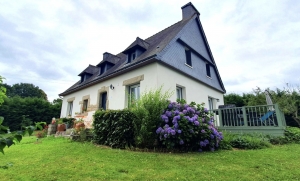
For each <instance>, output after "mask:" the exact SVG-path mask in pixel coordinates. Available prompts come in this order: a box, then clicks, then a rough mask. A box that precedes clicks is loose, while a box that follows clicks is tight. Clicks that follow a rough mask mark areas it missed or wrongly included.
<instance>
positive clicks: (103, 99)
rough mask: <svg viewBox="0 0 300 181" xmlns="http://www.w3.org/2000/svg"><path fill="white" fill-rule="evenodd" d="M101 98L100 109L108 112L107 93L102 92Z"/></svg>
mask: <svg viewBox="0 0 300 181" xmlns="http://www.w3.org/2000/svg"><path fill="white" fill-rule="evenodd" d="M100 98H101V99H100V103H99V105H100V108H101V109H104V110H106V101H107V92H102V93H101V94H100Z"/></svg>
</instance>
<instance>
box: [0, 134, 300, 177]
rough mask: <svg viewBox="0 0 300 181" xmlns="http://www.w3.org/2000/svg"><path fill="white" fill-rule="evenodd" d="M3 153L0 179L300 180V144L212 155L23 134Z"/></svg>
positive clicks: (0, 156)
mask: <svg viewBox="0 0 300 181" xmlns="http://www.w3.org/2000/svg"><path fill="white" fill-rule="evenodd" d="M4 151H5V155H2V154H1V155H0V166H3V165H5V164H7V163H12V164H13V166H11V167H9V168H8V169H0V180H5V181H7V180H39V181H40V180H299V179H300V170H299V164H300V145H297V144H291V145H284V146H275V147H273V148H268V149H262V150H247V151H245V150H235V151H217V152H209V153H185V154H174V153H153V152H152V153H151V152H132V151H128V150H115V149H110V148H107V147H101V146H95V145H93V144H90V143H78V142H71V141H69V140H68V139H64V138H52V137H50V138H44V139H41V140H40V141H39V142H36V138H35V137H34V136H31V137H25V138H23V140H22V142H21V143H18V144H16V145H14V146H12V147H10V148H5V150H4Z"/></svg>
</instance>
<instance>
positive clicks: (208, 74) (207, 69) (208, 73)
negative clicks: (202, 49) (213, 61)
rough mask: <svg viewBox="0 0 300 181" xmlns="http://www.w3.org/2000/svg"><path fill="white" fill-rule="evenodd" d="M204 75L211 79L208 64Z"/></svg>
mask: <svg viewBox="0 0 300 181" xmlns="http://www.w3.org/2000/svg"><path fill="white" fill-rule="evenodd" d="M206 75H207V76H208V77H211V76H210V66H209V64H206Z"/></svg>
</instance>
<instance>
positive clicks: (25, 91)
mask: <svg viewBox="0 0 300 181" xmlns="http://www.w3.org/2000/svg"><path fill="white" fill-rule="evenodd" d="M4 86H5V87H6V89H7V96H8V97H14V96H20V97H22V98H25V97H38V98H42V99H45V100H48V98H47V94H46V93H45V92H44V91H43V90H42V89H40V88H39V87H38V86H35V85H33V84H29V83H20V84H14V85H13V86H10V85H7V84H5V85H4Z"/></svg>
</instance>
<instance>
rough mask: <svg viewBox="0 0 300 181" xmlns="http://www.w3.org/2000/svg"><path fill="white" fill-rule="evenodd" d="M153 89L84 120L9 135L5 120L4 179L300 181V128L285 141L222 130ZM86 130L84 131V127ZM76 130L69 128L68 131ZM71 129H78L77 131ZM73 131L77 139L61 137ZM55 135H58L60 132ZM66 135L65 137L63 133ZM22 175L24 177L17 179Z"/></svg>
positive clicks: (0, 136) (0, 138)
mask: <svg viewBox="0 0 300 181" xmlns="http://www.w3.org/2000/svg"><path fill="white" fill-rule="evenodd" d="M171 94H172V93H170V92H168V91H167V92H162V89H161V88H160V89H157V90H150V91H148V92H147V93H145V94H143V95H142V96H141V97H140V99H139V100H134V101H132V102H133V103H132V104H131V105H130V106H129V108H128V109H124V110H106V111H105V110H98V111H96V113H95V115H94V122H93V129H85V128H84V124H83V120H80V119H79V120H75V119H73V118H60V119H58V120H55V119H53V120H52V122H51V123H50V124H47V123H46V122H35V125H34V126H23V127H21V131H20V130H19V131H13V132H10V133H7V127H5V126H2V125H1V124H2V122H3V120H4V119H3V118H0V126H1V127H0V130H2V133H0V150H1V151H3V154H4V155H3V156H2V158H3V159H1V163H0V170H1V172H0V178H1V179H3V180H174V179H175V180H199V179H201V180H219V179H222V180H233V179H234V180H236V179H238V180H250V179H251V180H253V179H257V180H258V179H260V180H261V179H263V180H295V179H298V178H299V177H300V173H298V172H297V165H298V161H297V160H299V158H300V156H299V155H300V154H299V153H300V145H299V143H300V129H299V128H297V127H287V128H286V130H285V133H284V136H281V137H273V136H269V135H264V134H258V133H252V134H242V133H240V134H236V133H231V132H226V131H222V130H218V129H217V128H216V127H215V126H214V120H213V117H212V116H211V115H210V113H209V111H208V110H207V109H206V108H205V107H204V105H203V104H197V103H195V102H191V103H189V104H188V103H186V102H185V101H184V100H177V102H171V101H168V99H169V97H170V95H171ZM79 125H81V126H79ZM68 128H69V129H68ZM70 128H71V129H70ZM66 130H71V133H70V134H71V138H72V139H65V138H64V137H55V136H54V135H56V136H59V134H57V133H60V132H65V131H66ZM54 133H55V134H54ZM61 135H63V134H61ZM15 173H18V174H15Z"/></svg>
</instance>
